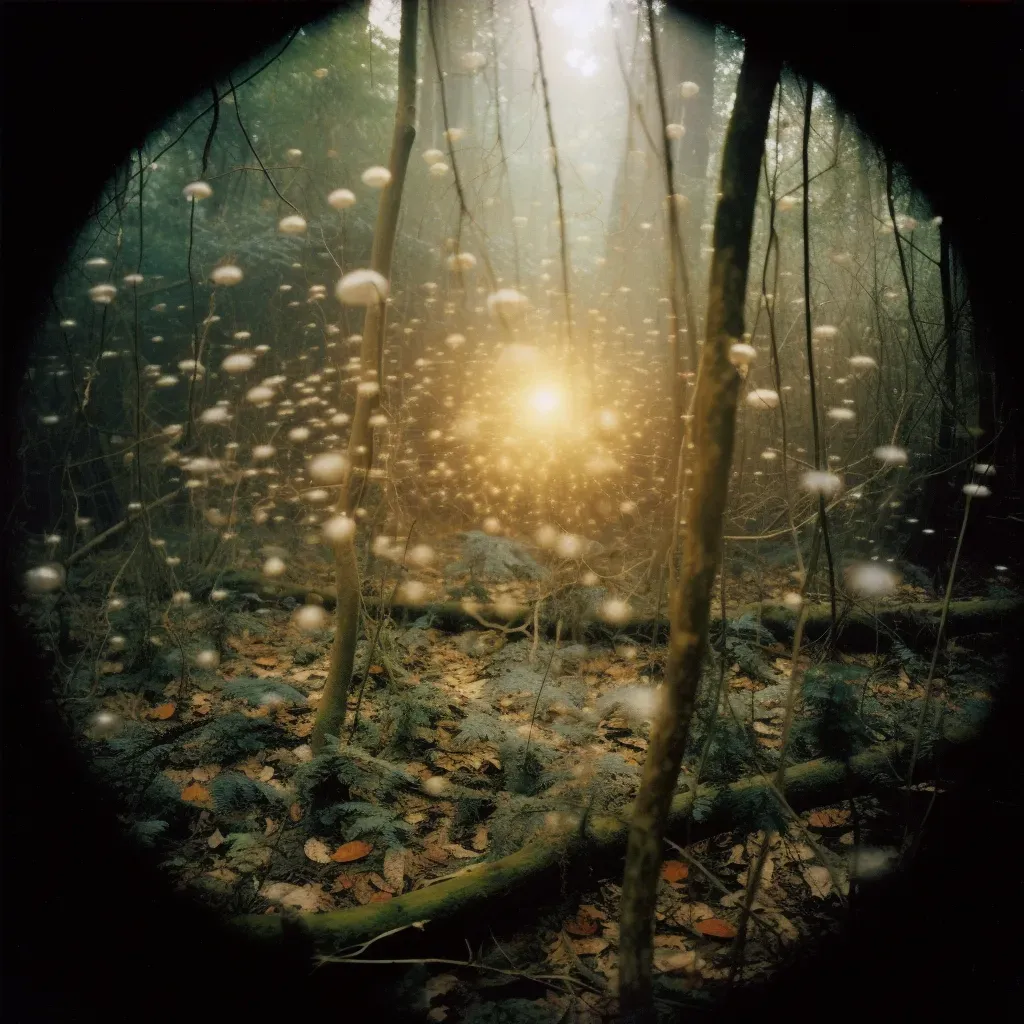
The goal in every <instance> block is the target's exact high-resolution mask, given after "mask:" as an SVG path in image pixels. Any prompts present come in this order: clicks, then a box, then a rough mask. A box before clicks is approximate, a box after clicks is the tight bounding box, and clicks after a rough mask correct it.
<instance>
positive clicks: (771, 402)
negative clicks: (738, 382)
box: [747, 388, 779, 410]
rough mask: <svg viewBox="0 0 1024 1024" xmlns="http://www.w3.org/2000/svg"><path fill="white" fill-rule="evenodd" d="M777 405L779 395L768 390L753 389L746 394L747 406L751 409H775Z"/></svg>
mask: <svg viewBox="0 0 1024 1024" xmlns="http://www.w3.org/2000/svg"><path fill="white" fill-rule="evenodd" d="M778 404H779V393H778V392H777V391H772V390H770V389H768V388H754V389H753V390H752V391H748V392H747V405H749V406H750V408H752V409H760V410H767V409H775V408H777V407H778Z"/></svg>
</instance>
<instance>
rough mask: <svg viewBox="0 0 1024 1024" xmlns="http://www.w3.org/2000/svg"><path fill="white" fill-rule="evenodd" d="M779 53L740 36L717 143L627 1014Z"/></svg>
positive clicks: (692, 673) (628, 878)
mask: <svg viewBox="0 0 1024 1024" xmlns="http://www.w3.org/2000/svg"><path fill="white" fill-rule="evenodd" d="M780 68H781V64H780V62H779V61H778V60H777V59H776V58H774V57H771V56H768V55H767V54H761V53H759V52H758V51H757V49H756V44H755V45H750V44H749V43H748V47H747V50H746V53H745V54H744V58H743V65H742V67H741V68H740V74H739V80H738V81H737V84H736V102H735V106H734V108H733V113H732V120H731V122H730V124H729V130H728V132H727V134H726V138H725V146H724V150H723V155H722V176H721V184H720V189H719V191H720V192H721V196H722V197H721V199H720V200H719V203H718V208H717V210H716V212H715V227H714V256H713V257H712V263H711V275H710V281H709V288H708V306H707V330H706V340H705V343H704V350H703V354H702V356H701V364H700V370H699V373H698V380H697V393H696V396H695V399H694V411H693V437H694V443H695V447H696V450H695V465H694V473H693V490H692V492H691V494H690V497H689V502H688V507H687V516H686V519H687V526H686V536H685V539H684V541H683V551H682V554H683V559H682V573H681V578H680V581H679V585H678V587H677V589H676V592H675V593H674V594H673V595H672V609H671V635H670V638H669V654H668V662H667V664H666V667H665V684H664V687H663V693H664V696H663V699H662V706H661V709H660V711H659V713H658V716H657V717H656V718H655V720H654V722H653V723H652V728H651V738H650V743H649V746H648V754H647V759H646V763H645V765H644V776H643V782H642V783H641V786H640V792H639V794H638V796H637V801H636V804H635V806H634V810H633V818H632V822H631V825H630V831H629V844H628V849H627V853H626V869H625V874H624V878H623V891H622V919H621V923H620V934H621V947H620V956H619V988H620V999H621V1009H622V1013H623V1015H624V1017H625V1019H627V1020H635V1021H640V1020H648V1019H653V1014H654V1008H653V1003H652V1001H651V950H652V942H653V925H654V903H655V898H656V894H657V887H658V878H659V868H660V866H661V858H662V849H661V847H662V838H663V836H664V832H665V827H666V825H667V822H668V817H669V811H670V807H671V803H672V794H673V792H674V791H675V785H676V779H677V778H678V775H679V767H680V764H681V762H682V757H683V751H684V749H685V746H686V740H687V737H688V735H689V731H690V722H691V719H692V717H693V709H694V704H695V701H696V696H697V688H698V684H699V682H700V670H701V663H702V661H703V658H704V648H705V647H706V646H707V636H708V621H709V617H710V604H711V588H712V586H713V584H714V579H715V574H716V572H717V569H718V559H719V556H720V554H721V549H722V533H723V526H722V517H723V514H724V512H725V504H726V497H727V494H728V488H729V469H730V464H731V462H732V450H733V441H734V434H735V418H736V402H737V396H738V394H739V386H740V376H739V374H738V373H737V371H736V368H735V367H734V366H733V365H732V363H731V362H730V361H729V348H730V346H731V345H732V344H733V343H734V342H737V341H739V339H740V338H741V337H742V335H743V311H744V303H745V299H746V287H747V269H748V263H749V256H750V236H751V231H752V228H753V221H754V206H755V201H756V199H757V187H758V178H759V174H760V167H761V158H762V154H763V152H764V140H765V134H766V132H767V128H768V116H769V113H770V111H771V104H772V96H773V93H774V89H775V84H776V81H777V80H778V76H779V71H780Z"/></svg>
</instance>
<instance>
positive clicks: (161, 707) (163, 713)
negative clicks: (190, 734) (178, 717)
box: [149, 700, 177, 721]
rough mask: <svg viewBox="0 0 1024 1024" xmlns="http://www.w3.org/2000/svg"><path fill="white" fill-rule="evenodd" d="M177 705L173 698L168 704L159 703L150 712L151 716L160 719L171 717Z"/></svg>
mask: <svg viewBox="0 0 1024 1024" xmlns="http://www.w3.org/2000/svg"><path fill="white" fill-rule="evenodd" d="M176 707H177V705H176V704H175V703H174V701H173V700H169V701H168V702H167V703H166V704H158V705H157V706H156V707H155V708H153V710H152V711H150V713H149V717H150V718H156V719H159V720H160V721H164V720H165V719H167V718H171V717H172V716H173V715H174V711H175V708H176Z"/></svg>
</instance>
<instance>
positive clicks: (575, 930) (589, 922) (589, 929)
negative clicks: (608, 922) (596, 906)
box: [563, 907, 597, 936]
mask: <svg viewBox="0 0 1024 1024" xmlns="http://www.w3.org/2000/svg"><path fill="white" fill-rule="evenodd" d="M563 927H564V928H565V930H566V931H567V932H568V933H569V934H570V935H577V936H586V935H593V934H595V933H596V932H597V920H596V919H595V918H593V917H591V916H590V915H589V914H588V913H585V912H584V910H583V908H582V907H580V909H579V911H578V913H577V914H576V916H575V917H573V918H570V919H569V920H568V921H566V922H565V924H564V925H563Z"/></svg>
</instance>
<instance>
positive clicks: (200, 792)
mask: <svg viewBox="0 0 1024 1024" xmlns="http://www.w3.org/2000/svg"><path fill="white" fill-rule="evenodd" d="M181 799H182V800H184V801H185V802H186V803H190V804H205V805H207V806H211V805H212V803H213V801H212V799H211V797H210V791H209V790H208V789H207V788H206V787H205V786H201V785H199V783H198V782H193V783H192V785H191V786H186V787H185V788H184V789H183V790H182V791H181Z"/></svg>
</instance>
